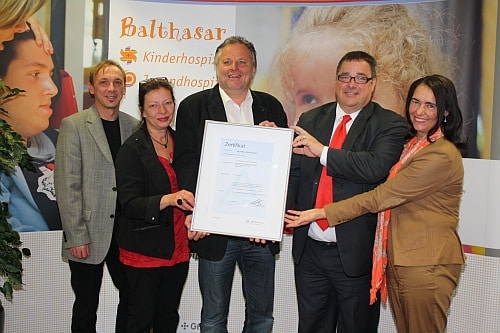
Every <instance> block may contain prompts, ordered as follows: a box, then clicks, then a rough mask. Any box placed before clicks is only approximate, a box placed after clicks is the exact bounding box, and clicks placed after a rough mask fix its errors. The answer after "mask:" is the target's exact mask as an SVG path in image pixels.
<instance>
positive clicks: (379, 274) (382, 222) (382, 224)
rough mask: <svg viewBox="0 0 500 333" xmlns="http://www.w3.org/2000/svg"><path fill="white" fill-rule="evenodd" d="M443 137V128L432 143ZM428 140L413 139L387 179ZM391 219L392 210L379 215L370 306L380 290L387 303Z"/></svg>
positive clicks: (435, 134)
mask: <svg viewBox="0 0 500 333" xmlns="http://www.w3.org/2000/svg"><path fill="white" fill-rule="evenodd" d="M442 137H443V132H442V130H441V128H438V130H437V131H436V132H435V133H434V134H433V135H431V137H430V139H431V140H432V142H434V141H436V140H437V139H439V138H442ZM429 143H430V142H429V140H427V138H425V139H422V140H418V139H417V137H416V136H415V137H413V138H412V139H410V141H408V142H407V143H406V145H405V147H404V149H403V152H402V153H401V157H400V159H399V161H398V162H397V163H396V164H394V166H393V167H392V168H391V171H390V172H389V176H387V179H391V178H392V177H394V175H395V174H396V173H397V172H398V171H399V169H400V168H401V167H402V166H403V165H404V164H405V163H406V161H407V160H408V159H409V158H410V157H413V156H414V155H415V154H416V153H417V152H419V151H420V150H421V149H423V148H424V147H426V146H428V145H429ZM390 219H391V210H390V209H387V210H385V211H382V212H380V213H378V220H377V229H376V231H375V242H374V244H373V266H372V287H371V289H370V305H372V304H373V303H375V301H376V300H377V291H378V290H379V289H380V294H381V297H382V301H383V302H384V303H386V302H387V284H386V276H385V269H386V267H387V239H388V234H389V228H388V227H389V220H390Z"/></svg>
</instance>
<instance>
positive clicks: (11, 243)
mask: <svg viewBox="0 0 500 333" xmlns="http://www.w3.org/2000/svg"><path fill="white" fill-rule="evenodd" d="M20 92H23V90H20V89H17V88H10V87H8V86H6V85H5V84H4V82H3V80H1V79H0V113H2V114H7V110H5V109H3V108H2V107H1V105H2V104H3V102H4V101H5V100H7V99H9V98H15V95H17V94H18V93H20ZM16 165H18V166H20V167H21V168H27V169H29V170H34V166H33V164H32V162H31V157H30V156H29V155H28V151H27V149H26V146H25V145H24V142H23V139H22V138H21V136H20V135H19V134H18V133H16V132H14V131H13V130H12V128H11V127H10V125H9V124H8V123H7V122H6V121H5V120H3V119H0V173H3V174H6V175H9V174H10V173H11V172H13V171H14V170H15V167H16ZM1 191H2V190H1V188H0V194H1ZM8 217H10V214H9V207H8V204H7V203H6V202H1V203H0V292H2V294H3V295H4V296H5V298H6V299H7V300H12V292H13V290H14V289H15V288H16V287H19V286H21V285H22V272H23V265H22V259H23V256H26V257H27V256H30V255H31V253H30V250H29V249H27V248H22V247H21V245H22V242H21V240H20V237H19V233H18V232H17V231H15V230H12V227H11V225H10V224H9V222H8V221H7V218H8ZM0 312H1V313H0V331H1V332H3V328H4V319H5V313H4V309H3V306H2V302H1V300H0Z"/></svg>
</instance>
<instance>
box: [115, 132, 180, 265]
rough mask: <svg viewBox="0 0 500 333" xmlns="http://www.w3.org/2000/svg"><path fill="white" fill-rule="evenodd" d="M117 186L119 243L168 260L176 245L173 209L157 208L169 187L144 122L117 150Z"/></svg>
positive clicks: (166, 176) (135, 250)
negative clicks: (119, 208)
mask: <svg viewBox="0 0 500 333" xmlns="http://www.w3.org/2000/svg"><path fill="white" fill-rule="evenodd" d="M172 133H173V131H172ZM116 185H117V187H118V202H119V203H120V207H121V215H120V228H119V234H118V245H119V246H120V247H122V248H124V249H126V250H129V251H133V252H137V253H141V254H144V255H147V256H150V257H157V258H166V259H170V258H171V257H172V253H173V251H174V245H175V241H174V226H173V208H172V207H171V206H169V207H167V208H165V209H163V210H160V200H161V198H162V196H163V195H164V194H168V193H171V192H172V189H171V185H170V180H169V178H168V175H167V173H166V171H165V169H164V167H163V165H162V164H161V162H160V160H159V159H158V155H157V154H156V151H155V149H154V147H153V142H152V141H151V138H150V137H149V135H148V132H147V129H146V125H145V124H143V125H142V126H141V128H140V129H139V130H137V131H136V132H135V133H134V134H132V135H131V136H130V138H128V139H127V141H125V143H124V144H123V145H122V146H121V147H120V150H119V151H118V154H117V156H116Z"/></svg>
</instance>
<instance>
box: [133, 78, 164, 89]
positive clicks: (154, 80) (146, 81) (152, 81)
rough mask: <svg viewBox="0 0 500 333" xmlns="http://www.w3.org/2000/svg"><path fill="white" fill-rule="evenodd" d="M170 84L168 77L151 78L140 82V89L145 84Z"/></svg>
mask: <svg viewBox="0 0 500 333" xmlns="http://www.w3.org/2000/svg"><path fill="white" fill-rule="evenodd" d="M165 82H166V83H169V82H168V78H167V77H166V76H161V77H150V78H149V79H146V80H142V81H139V89H140V88H141V87H142V86H144V85H145V84H151V83H152V84H155V83H165Z"/></svg>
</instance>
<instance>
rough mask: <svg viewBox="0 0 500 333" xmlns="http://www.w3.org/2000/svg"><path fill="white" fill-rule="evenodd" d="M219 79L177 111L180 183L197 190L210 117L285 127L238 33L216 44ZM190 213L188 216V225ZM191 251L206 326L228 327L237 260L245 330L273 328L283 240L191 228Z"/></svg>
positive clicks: (249, 47)
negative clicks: (259, 87) (256, 82)
mask: <svg viewBox="0 0 500 333" xmlns="http://www.w3.org/2000/svg"><path fill="white" fill-rule="evenodd" d="M214 60H215V68H216V73H217V79H218V82H219V83H218V84H217V85H216V86H215V87H214V88H212V89H207V90H204V91H201V92H198V93H195V94H193V95H191V96H188V97H187V98H186V99H184V100H183V101H182V102H181V103H180V105H179V109H178V111H177V122H176V131H177V136H176V140H177V142H176V148H175V152H174V167H175V169H176V173H177V177H178V182H179V186H180V187H182V188H185V189H187V190H189V191H191V192H193V193H194V192H195V190H196V181H197V176H198V166H199V162H200V157H201V148H202V141H203V132H204V127H205V121H206V120H215V121H224V122H230V123H240V124H251V125H260V126H278V127H286V126H287V119H286V114H285V112H284V110H283V107H282V105H281V104H280V102H279V101H278V100H277V99H276V98H274V97H273V96H271V95H269V94H266V93H264V92H259V91H253V90H250V85H251V83H252V80H253V78H254V76H255V72H256V69H257V58H256V51H255V48H254V46H253V44H252V43H251V42H249V41H248V40H246V39H245V38H242V37H239V36H233V37H229V38H227V39H226V40H225V41H224V42H223V43H222V44H221V45H219V46H218V47H217V50H216V53H215V59H214ZM190 224H191V217H190V216H188V217H187V218H186V225H187V226H188V227H189V226H190ZM189 236H190V239H192V241H191V242H190V246H191V250H192V251H193V252H195V253H196V254H197V255H198V257H199V265H198V279H199V283H200V289H201V294H202V300H203V307H202V311H201V330H202V331H203V332H205V333H210V332H216V333H222V332H227V315H228V312H229V302H230V298H231V290H232V283H233V276H234V269H235V265H236V263H238V266H239V268H240V271H241V274H242V277H243V282H244V283H243V293H244V295H245V300H246V311H245V315H246V318H245V329H244V331H245V332H246V331H248V332H262V333H265V332H271V331H272V327H273V321H274V318H273V303H274V270H275V258H274V255H275V254H276V253H278V252H279V244H278V243H271V242H267V243H265V244H262V243H255V242H252V241H250V240H249V239H247V238H241V237H231V236H224V235H209V236H206V237H204V238H202V239H200V238H201V237H202V236H204V235H203V234H200V233H198V232H190V233H189Z"/></svg>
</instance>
